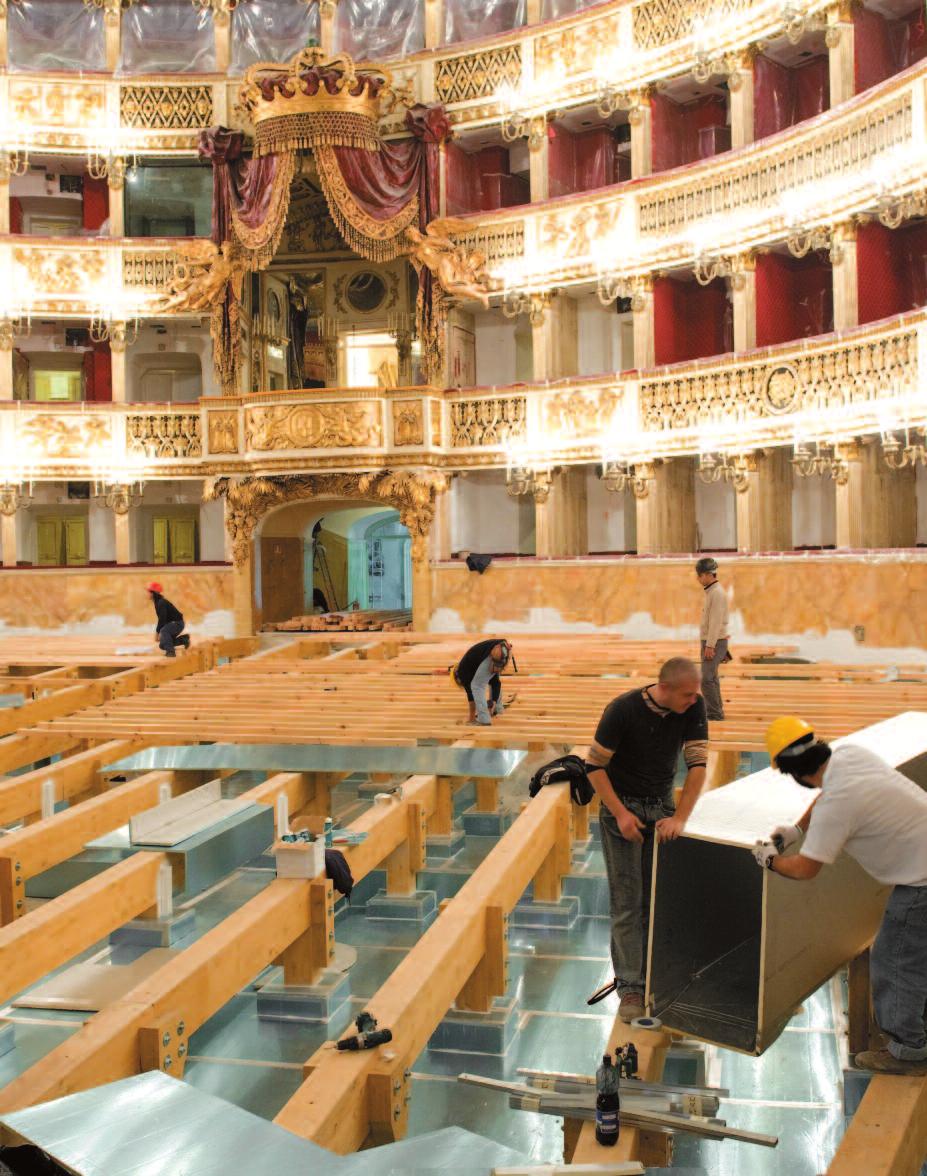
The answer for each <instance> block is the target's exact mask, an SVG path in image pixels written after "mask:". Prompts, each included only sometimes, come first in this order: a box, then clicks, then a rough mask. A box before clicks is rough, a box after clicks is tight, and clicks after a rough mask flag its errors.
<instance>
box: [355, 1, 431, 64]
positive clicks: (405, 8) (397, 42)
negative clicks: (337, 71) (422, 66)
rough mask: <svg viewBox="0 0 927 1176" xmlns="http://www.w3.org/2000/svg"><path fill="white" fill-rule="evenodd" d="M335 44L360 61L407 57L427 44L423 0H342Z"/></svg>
mask: <svg viewBox="0 0 927 1176" xmlns="http://www.w3.org/2000/svg"><path fill="white" fill-rule="evenodd" d="M335 47H336V49H337V50H339V51H340V52H343V53H350V54H351V56H352V57H353V58H354V59H355V60H357V61H360V60H362V59H365V60H372V61H377V60H379V59H380V58H381V57H405V56H407V55H408V54H410V53H417V52H418V51H419V50H420V49H424V47H425V6H424V4H423V3H421V0H339V4H338V16H337V20H336V24H335Z"/></svg>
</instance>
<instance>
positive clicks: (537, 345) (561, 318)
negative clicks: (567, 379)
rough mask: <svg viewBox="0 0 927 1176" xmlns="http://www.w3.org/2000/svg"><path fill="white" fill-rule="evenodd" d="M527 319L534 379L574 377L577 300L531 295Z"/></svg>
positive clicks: (546, 295)
mask: <svg viewBox="0 0 927 1176" xmlns="http://www.w3.org/2000/svg"><path fill="white" fill-rule="evenodd" d="M528 318H529V321H530V323H531V346H532V352H531V353H532V361H533V376H534V379H535V380H538V381H541V380H559V379H560V377H561V376H572V375H575V374H576V369H577V366H578V362H577V348H578V342H579V340H578V334H577V315H576V300H575V299H573V298H569V297H567V296H566V295H565V294H537V295H531V308H530V310H529V312H528Z"/></svg>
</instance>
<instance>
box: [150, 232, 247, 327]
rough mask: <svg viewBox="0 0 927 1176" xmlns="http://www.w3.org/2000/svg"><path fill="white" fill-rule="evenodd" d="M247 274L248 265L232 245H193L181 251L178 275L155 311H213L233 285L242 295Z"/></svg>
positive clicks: (175, 268) (175, 271) (202, 242)
mask: <svg viewBox="0 0 927 1176" xmlns="http://www.w3.org/2000/svg"><path fill="white" fill-rule="evenodd" d="M244 272H245V266H244V262H243V261H242V260H241V259H240V258H238V257H236V256H235V254H234V252H233V249H232V245H231V243H230V242H226V243H225V244H224V245H223V246H222V247H221V248H219V247H218V246H216V245H214V244H213V242H212V241H202V240H198V241H194V242H191V243H190V244H188V245H185V246H183V248H182V249H179V250H178V252H177V257H176V260H175V263H174V276H173V278H172V279H171V281H170V283H169V288H168V290H167V291H166V292H165V294H164V295H163V297H162V298H161V299H160V301H159V302H158V304H157V306H156V307H155V309H156V311H157V312H158V313H161V314H164V313H167V312H170V311H174V312H184V311H212V310H214V309H215V308H216V307H217V306H219V305H221V304H222V303H223V302H224V301H225V298H226V292H227V288H228V285H229V283H231V284H232V285H233V287H234V288H235V291H236V296H237V297H240V296H241V284H242V281H243V278H244Z"/></svg>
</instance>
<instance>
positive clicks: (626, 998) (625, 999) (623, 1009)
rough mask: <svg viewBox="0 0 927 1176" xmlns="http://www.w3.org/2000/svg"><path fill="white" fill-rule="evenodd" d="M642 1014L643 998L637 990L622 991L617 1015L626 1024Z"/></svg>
mask: <svg viewBox="0 0 927 1176" xmlns="http://www.w3.org/2000/svg"><path fill="white" fill-rule="evenodd" d="M643 1015H644V998H643V996H641V994H640V993H639V992H622V994H621V1003H620V1004H619V1005H618V1016H619V1017H620V1018H621V1019H622V1021H624V1023H625V1024H626V1025H630V1024H631V1022H632V1021H633V1020H635V1019H636V1018H637V1017H642V1016H643Z"/></svg>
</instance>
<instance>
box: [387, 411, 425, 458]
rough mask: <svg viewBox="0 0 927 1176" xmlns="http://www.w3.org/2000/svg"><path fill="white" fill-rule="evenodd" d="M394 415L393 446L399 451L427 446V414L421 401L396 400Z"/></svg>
mask: <svg viewBox="0 0 927 1176" xmlns="http://www.w3.org/2000/svg"><path fill="white" fill-rule="evenodd" d="M392 413H393V444H394V445H395V446H396V448H397V449H401V448H403V447H404V446H406V445H424V444H425V414H424V410H423V405H422V401H421V400H394V401H393V402H392Z"/></svg>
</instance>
